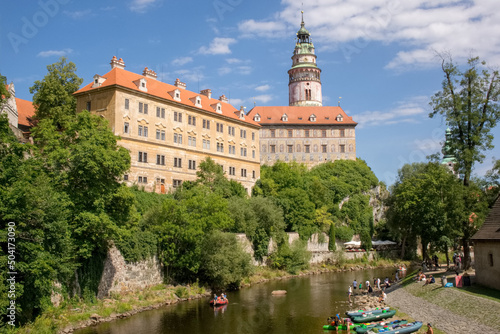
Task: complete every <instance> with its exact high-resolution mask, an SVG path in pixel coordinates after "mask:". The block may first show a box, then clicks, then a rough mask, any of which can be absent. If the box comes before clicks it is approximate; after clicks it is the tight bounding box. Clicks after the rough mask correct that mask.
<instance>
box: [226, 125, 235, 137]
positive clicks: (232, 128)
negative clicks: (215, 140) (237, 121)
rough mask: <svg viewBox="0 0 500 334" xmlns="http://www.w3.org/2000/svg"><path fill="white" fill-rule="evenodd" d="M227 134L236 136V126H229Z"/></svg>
mask: <svg viewBox="0 0 500 334" xmlns="http://www.w3.org/2000/svg"><path fill="white" fill-rule="evenodd" d="M227 134H228V135H230V136H234V126H228V127H227Z"/></svg>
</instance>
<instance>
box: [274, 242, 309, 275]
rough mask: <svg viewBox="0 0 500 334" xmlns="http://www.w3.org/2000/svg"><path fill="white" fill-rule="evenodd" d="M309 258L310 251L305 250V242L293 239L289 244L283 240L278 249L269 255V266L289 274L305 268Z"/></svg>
mask: <svg viewBox="0 0 500 334" xmlns="http://www.w3.org/2000/svg"><path fill="white" fill-rule="evenodd" d="M310 259H311V253H310V252H309V251H307V242H306V241H303V240H295V241H294V242H293V243H292V245H291V246H290V245H289V244H288V242H287V240H285V241H283V242H282V243H281V244H280V246H279V247H278V251H276V252H274V253H273V254H271V256H270V257H269V261H270V265H271V267H273V268H276V269H281V270H286V271H288V272H289V273H291V274H296V273H297V272H298V271H299V270H303V269H307V268H308V267H309V260H310Z"/></svg>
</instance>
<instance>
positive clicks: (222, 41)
mask: <svg viewBox="0 0 500 334" xmlns="http://www.w3.org/2000/svg"><path fill="white" fill-rule="evenodd" d="M233 43H236V40H235V39H234V38H225V37H215V38H214V39H213V40H212V43H210V45H209V46H208V47H207V46H202V47H200V49H199V50H198V52H199V53H201V54H208V55H220V54H229V53H231V50H230V49H229V45H230V44H233Z"/></svg>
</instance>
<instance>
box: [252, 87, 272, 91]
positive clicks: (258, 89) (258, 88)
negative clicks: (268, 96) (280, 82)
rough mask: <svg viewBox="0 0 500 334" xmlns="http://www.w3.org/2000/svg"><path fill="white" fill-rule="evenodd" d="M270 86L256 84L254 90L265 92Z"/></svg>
mask: <svg viewBox="0 0 500 334" xmlns="http://www.w3.org/2000/svg"><path fill="white" fill-rule="evenodd" d="M270 88H271V86H269V85H262V86H257V87H255V90H256V91H258V92H265V91H268V90H269V89H270Z"/></svg>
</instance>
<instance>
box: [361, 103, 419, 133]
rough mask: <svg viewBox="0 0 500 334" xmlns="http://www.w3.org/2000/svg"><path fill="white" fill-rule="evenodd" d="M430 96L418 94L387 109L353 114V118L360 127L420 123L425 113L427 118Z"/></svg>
mask: <svg viewBox="0 0 500 334" xmlns="http://www.w3.org/2000/svg"><path fill="white" fill-rule="evenodd" d="M427 105H428V97H426V96H417V97H413V98H411V99H410V100H408V101H402V102H398V103H397V105H396V106H395V107H394V108H393V109H391V110H387V111H378V110H376V111H365V112H362V113H360V114H353V115H352V117H353V120H354V121H355V122H358V124H359V125H358V128H364V127H370V126H380V125H394V124H400V123H418V122H420V121H421V119H422V115H425V118H426V119H427V112H428V111H427V109H426V108H425V106H427Z"/></svg>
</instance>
